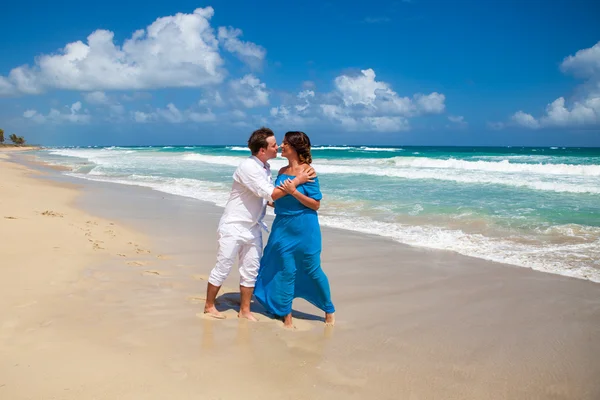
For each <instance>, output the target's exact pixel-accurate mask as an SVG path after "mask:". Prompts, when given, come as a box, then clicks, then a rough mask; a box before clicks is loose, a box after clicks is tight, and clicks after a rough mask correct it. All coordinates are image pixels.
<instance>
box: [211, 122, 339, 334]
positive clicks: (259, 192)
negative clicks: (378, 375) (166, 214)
mask: <svg viewBox="0 0 600 400" xmlns="http://www.w3.org/2000/svg"><path fill="white" fill-rule="evenodd" d="M248 147H249V148H250V151H251V152H252V156H250V157H249V158H248V159H246V160H244V161H243V162H242V163H241V164H240V165H239V166H238V168H237V169H236V171H235V173H234V174H233V186H232V188H231V193H230V195H229V200H228V201H227V205H226V206H225V211H224V212H223V216H222V217H221V220H220V221H219V228H218V238H219V239H218V243H219V246H218V251H217V262H216V265H215V267H214V268H213V269H212V271H211V273H210V276H209V278H208V287H207V290H206V303H205V305H204V313H205V314H208V315H210V316H212V317H214V318H218V319H223V318H225V316H224V315H223V314H221V313H220V312H219V311H218V310H217V309H216V307H215V299H216V297H217V294H218V292H219V289H220V288H221V286H222V284H223V282H224V281H225V279H226V278H227V276H228V275H229V272H230V271H231V268H232V267H233V264H234V263H235V261H236V259H237V261H238V263H239V272H240V298H241V304H240V311H239V314H238V317H240V318H246V319H249V320H251V321H256V318H255V317H254V316H253V315H252V313H251V312H250V302H251V299H252V294H253V292H254V296H255V298H256V300H257V301H258V302H259V303H260V304H261V305H263V307H265V309H266V310H267V311H268V312H269V313H271V314H273V315H275V316H276V317H278V318H281V319H282V320H283V323H284V325H285V326H286V327H289V328H291V327H293V324H292V301H293V300H294V298H296V297H301V298H303V299H305V300H307V301H308V302H310V303H312V304H313V305H315V306H316V307H318V308H320V309H321V310H322V311H324V312H325V323H326V324H329V325H333V324H334V322H335V316H334V312H335V308H334V306H333V303H332V302H331V293H330V289H329V281H328V279H327V276H326V275H325V273H324V272H323V270H322V269H321V228H320V226H319V219H318V216H317V210H318V209H319V206H320V201H321V198H322V194H321V190H320V188H319V179H318V178H317V176H316V173H315V171H314V170H313V168H312V167H311V166H310V164H311V163H312V157H311V153H310V147H311V145H310V139H309V138H308V136H307V135H306V134H305V133H304V132H297V131H294V132H287V133H286V134H285V137H284V139H283V141H282V143H281V155H282V156H283V157H285V158H287V160H288V165H287V166H285V167H283V168H281V170H279V173H278V174H277V180H276V182H275V185H273V183H272V178H271V169H270V166H269V163H268V161H269V160H271V159H273V158H275V157H277V150H278V148H279V147H278V146H277V140H276V139H275V135H274V134H273V131H272V130H271V129H268V128H264V127H263V128H260V129H258V130H256V131H254V132H253V133H252V135H251V136H250V139H249V140H248ZM267 205H271V206H273V207H275V214H276V217H275V221H274V222H273V226H272V229H271V234H270V236H269V239H268V242H267V246H266V247H265V249H264V254H263V246H262V230H263V229H264V230H265V231H268V229H267V226H266V225H265V223H264V222H263V218H264V216H265V211H266V207H267Z"/></svg>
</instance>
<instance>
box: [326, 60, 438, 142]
mask: <svg viewBox="0 0 600 400" xmlns="http://www.w3.org/2000/svg"><path fill="white" fill-rule="evenodd" d="M375 78H376V75H375V71H373V70H372V69H366V70H362V71H361V72H360V74H358V75H352V76H351V75H341V76H338V77H337V78H335V80H334V85H335V90H334V91H333V92H332V93H329V94H328V95H326V96H325V102H324V104H321V105H320V109H321V112H322V114H323V115H324V116H325V117H327V118H329V119H330V120H332V121H335V122H337V123H340V124H341V125H342V127H344V128H346V129H348V130H375V131H379V132H393V131H404V130H408V129H409V128H410V124H409V121H408V118H409V117H414V116H418V115H423V114H439V113H442V112H444V111H445V108H446V106H445V101H446V96H444V95H443V94H441V93H437V92H433V93H430V94H421V93H417V94H415V95H413V97H412V99H411V98H409V97H400V96H399V95H398V94H397V93H396V92H395V91H393V90H392V88H391V86H390V85H389V84H388V83H386V82H383V81H377V80H376V79H375Z"/></svg>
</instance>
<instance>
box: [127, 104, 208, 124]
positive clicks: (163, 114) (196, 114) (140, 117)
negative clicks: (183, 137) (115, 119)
mask: <svg viewBox="0 0 600 400" xmlns="http://www.w3.org/2000/svg"><path fill="white" fill-rule="evenodd" d="M131 117H132V118H133V120H134V121H135V122H138V123H148V122H153V121H163V122H169V123H171V124H181V123H184V122H197V123H202V122H212V121H216V119H217V116H216V115H215V114H214V113H213V112H212V111H211V110H210V109H208V110H206V111H204V112H200V111H197V110H193V109H188V110H184V111H180V110H179V109H178V108H177V106H175V104H173V103H169V104H167V107H166V108H158V109H156V110H155V111H154V112H151V113H146V112H143V111H134V112H132V113H131Z"/></svg>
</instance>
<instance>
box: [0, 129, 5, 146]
mask: <svg viewBox="0 0 600 400" xmlns="http://www.w3.org/2000/svg"><path fill="white" fill-rule="evenodd" d="M0 143H4V129H0Z"/></svg>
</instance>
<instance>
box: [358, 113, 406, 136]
mask: <svg viewBox="0 0 600 400" xmlns="http://www.w3.org/2000/svg"><path fill="white" fill-rule="evenodd" d="M363 122H365V123H366V124H368V125H370V127H371V128H372V129H373V130H375V131H377V132H399V131H407V130H409V129H410V125H409V123H408V120H407V119H406V118H404V117H364V118H363Z"/></svg>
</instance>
